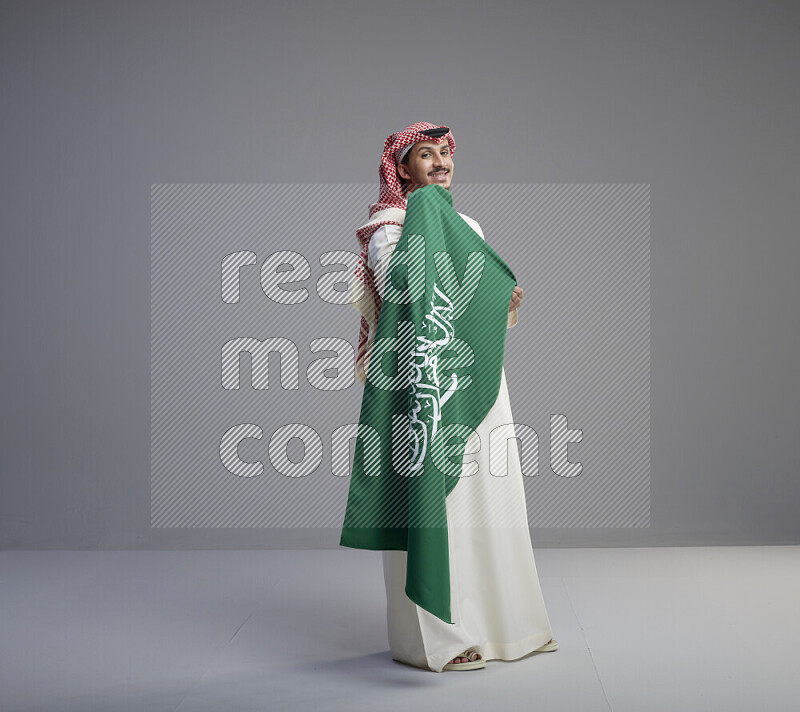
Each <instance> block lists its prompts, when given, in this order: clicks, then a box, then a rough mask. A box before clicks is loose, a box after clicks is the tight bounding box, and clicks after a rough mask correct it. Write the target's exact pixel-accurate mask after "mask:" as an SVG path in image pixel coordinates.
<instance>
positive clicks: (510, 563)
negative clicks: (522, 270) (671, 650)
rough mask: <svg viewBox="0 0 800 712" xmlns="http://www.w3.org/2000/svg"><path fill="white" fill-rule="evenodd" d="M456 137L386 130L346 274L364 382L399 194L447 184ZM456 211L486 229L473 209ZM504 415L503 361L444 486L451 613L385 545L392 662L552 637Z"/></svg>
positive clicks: (462, 654)
mask: <svg viewBox="0 0 800 712" xmlns="http://www.w3.org/2000/svg"><path fill="white" fill-rule="evenodd" d="M455 149H456V145H455V139H454V138H453V134H452V132H451V131H450V129H449V128H448V127H447V126H437V125H436V124H431V123H428V122H417V123H415V124H412V125H411V126H408V127H407V128H405V129H403V130H402V131H398V132H396V133H393V134H392V135H390V136H389V137H388V138H387V139H386V141H385V143H384V150H383V154H382V156H381V162H380V166H379V169H378V170H379V177H380V194H379V198H378V202H377V203H374V204H372V205H370V208H369V218H370V219H369V221H368V222H367V223H366V224H365V225H363V226H361V227H360V228H358V230H357V231H356V237H357V239H358V241H359V244H360V246H361V259H360V261H359V263H358V265H357V267H356V270H355V273H354V279H353V280H352V281H351V286H350V294H351V299H350V303H351V304H352V305H353V306H354V307H355V308H356V309H358V311H359V312H360V313H361V315H362V319H361V327H360V333H359V342H358V354H357V358H356V373H357V375H358V377H359V380H360V381H361V382H362V383H365V382H366V377H367V372H368V369H369V360H370V355H371V349H372V345H373V340H374V336H375V331H376V329H377V324H378V318H379V315H380V311H381V304H382V300H383V295H384V291H385V287H386V278H387V267H388V264H389V261H390V258H391V255H392V251H393V250H394V248H395V246H396V245H397V243H398V242H399V241H400V237H401V234H402V231H403V223H404V220H405V214H406V206H407V201H408V197H409V195H410V194H411V193H413V192H414V191H415V190H418V189H419V188H421V187H424V186H427V185H431V184H438V185H440V186H442V187H443V188H445V189H447V190H449V189H450V185H451V183H452V180H453V172H454V163H453V155H454V153H455ZM458 214H459V215H460V216H461V217H462V218H463V219H464V221H465V222H466V223H467V224H468V225H469V226H470V227H471V228H472V229H473V230H474V231H475V232H476V233H477V234H478V235H479V236H480V237H481V238H484V235H483V231H482V230H481V227H480V225H479V224H478V222H477V221H475V220H473V219H472V218H470V217H468V216H467V215H464V214H463V213H458ZM522 296H523V291H522V289H521V288H520V287H518V286H515V287H514V289H513V293H512V295H511V301H510V304H509V308H508V324H507V328H510V327H512V326H514V325H515V324H516V323H517V308H518V307H519V305H520V303H521V301H522ZM513 422H514V421H513V416H512V413H511V406H510V401H509V394H508V387H507V384H506V379H505V371H503V373H502V380H501V382H500V391H499V394H498V396H497V400H496V402H495V403H494V405H493V406H492V407H491V409H490V410H489V412H488V414H487V415H486V417H485V418H484V419H483V421H482V422H481V423H480V425H479V427H478V429H477V430H476V431H474V432H473V433H472V435H471V436H470V437H469V439H468V441H467V446H466V448H465V452H467V453H470V455H474V456H475V459H472V460H469V459H468V457H469V456H465V460H464V470H463V473H462V475H461V477H460V478H459V483H458V486H457V487H455V488H454V489H453V490H452V491H451V492H450V494H449V495H447V498H446V510H447V530H448V532H447V533H448V547H449V562H450V563H449V565H450V602H451V611H452V619H453V622H452V623H448V622H446V621H445V620H442V619H441V618H439V617H437V616H435V615H433V614H432V613H431V612H430V611H428V610H426V609H425V608H422V607H421V606H419V605H417V604H416V603H415V602H414V601H412V600H411V599H410V598H409V597H408V595H406V592H405V585H406V573H407V571H406V564H407V551H403V550H384V551H383V555H382V556H383V569H384V582H385V586H386V597H387V623H388V633H389V646H390V649H391V655H392V658H393V659H394V660H396V661H398V662H402V663H406V664H409V665H412V666H415V667H418V668H423V669H427V670H431V671H434V672H442V671H443V670H472V669H477V668H481V667H485V665H486V661H487V660H492V659H497V660H517V659H519V658H522V657H524V656H526V655H528V654H529V653H533V652H546V651H552V650H556V649H557V648H558V643H557V642H556V641H555V640H553V638H552V631H551V628H550V622H549V619H548V616H547V611H546V609H545V605H544V600H543V597H542V591H541V587H540V585H539V579H538V574H537V571H536V564H535V561H534V557H533V549H532V545H531V539H530V531H529V529H528V518H527V509H526V504H525V489H524V484H523V479H522V469H521V464H520V459H519V452H518V449H517V445H516V440H515V439H514V438H515V436H514V426H513ZM490 450H492V458H491V468H490V458H489V452H490ZM476 465H477V468H476Z"/></svg>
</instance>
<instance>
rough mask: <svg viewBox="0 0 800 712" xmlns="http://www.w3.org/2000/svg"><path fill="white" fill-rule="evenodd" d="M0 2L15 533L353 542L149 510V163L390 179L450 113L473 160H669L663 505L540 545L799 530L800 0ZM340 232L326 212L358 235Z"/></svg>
mask: <svg viewBox="0 0 800 712" xmlns="http://www.w3.org/2000/svg"><path fill="white" fill-rule="evenodd" d="M0 12H1V13H2V15H1V16H0V81H1V82H2V107H3V110H2V118H1V120H2V139H0V140H2V142H3V151H2V158H3V171H2V180H3V190H2V200H3V203H2V212H1V213H0V219H2V239H3V260H2V267H3V274H2V282H1V283H2V288H3V295H2V296H3V298H2V300H0V303H2V309H3V316H2V322H3V349H2V356H0V363H2V374H3V383H4V390H5V392H4V398H3V404H4V407H3V428H2V453H3V469H2V487H3V489H2V498H1V499H0V527H1V528H0V545H1V546H3V547H4V548H172V547H176V548H229V547H232V548H235V547H315V546H322V547H325V546H331V547H335V546H336V545H337V542H338V531H337V530H335V529H306V530H300V529H252V528H250V529H152V530H151V528H150V449H149V447H150V418H149V416H150V398H149V390H150V388H149V387H150V362H149V356H150V284H149V277H150V232H149V231H150V202H149V201H150V187H151V185H152V184H154V183H198V184H199V183H292V184H299V183H350V184H363V183H366V182H370V181H376V182H377V176H376V173H377V170H376V169H377V161H378V156H379V153H380V149H381V147H382V143H383V140H384V139H385V137H386V136H387V135H388V134H389V133H390V132H392V131H395V130H398V129H400V128H403V127H404V126H406V125H407V124H410V123H412V122H414V121H418V120H429V121H434V122H440V123H447V124H448V125H450V126H451V127H452V128H453V131H454V135H455V136H456V141H457V144H458V149H457V153H456V155H455V164H456V171H455V175H454V180H455V183H456V184H458V183H459V182H461V183H470V184H472V183H476V184H477V183H481V184H492V183H494V184H499V183H537V184H553V183H570V184H572V183H603V184H606V183H636V184H649V185H650V199H651V242H652V262H651V269H652V282H651V288H652V292H651V296H652V312H651V313H652V341H651V346H652V362H651V369H652V370H651V376H652V381H651V383H652V390H651V403H652V410H651V413H652V420H651V423H652V429H651V438H652V451H651V452H652V460H651V473H652V488H651V527H650V528H649V529H608V528H592V529H579V528H573V529H556V528H554V529H537V530H536V531H535V532H534V545H535V546H573V545H577V546H593V545H599V546H603V545H617V544H619V545H626V546H644V545H675V544H747V543H764V544H766V543H790V542H797V541H798V534H799V531H800V529H799V527H800V525H798V519H797V517H796V509H797V501H798V494H800V485H799V484H798V477H797V475H798V469H799V468H798V455H797V449H796V444H795V442H796V436H797V433H798V429H799V428H798V426H800V417H798V408H797V405H796V403H797V396H798V390H800V389H799V388H798V383H800V379H799V378H798V376H799V375H800V374H798V366H797V362H798V336H797V334H798V323H797V321H798V318H797V304H798V303H800V287H798V282H797V279H796V264H797V258H798V251H799V249H800V248H798V240H797V196H798V178H797V166H798V158H799V156H798V153H800V151H799V150H798V146H800V143H798V128H797V122H796V116H797V113H798V108H800V107H799V106H798V85H797V70H798V49H797V47H798V39H799V38H798V34H800V33H799V32H798V30H799V29H800V9H799V8H798V6H797V5H796V4H794V3H788V2H783V3H775V2H771V3H770V2H767V3H764V2H761V3H755V2H748V3H738V2H736V3H735V2H714V3H709V2H706V3H700V4H696V3H694V4H690V3H688V2H687V3H677V2H663V3H646V2H585V3H575V2H559V3H555V2H553V3H503V2H500V3H494V4H491V5H489V4H486V3H478V2H474V3H471V2H453V3H441V2H430V1H427V2H404V3H377V2H306V3H301V4H296V5H290V4H289V3H280V4H278V3H239V2H226V3H221V2H217V3H202V2H181V3H178V2H167V3H141V2H138V3H132V2H129V3H117V2H111V3H106V2H96V3H76V2H71V3H37V2H25V3H19V2H17V3H8V2H6V3H3V5H2V10H1V11H0ZM456 207H457V208H458V209H461V210H463V211H464V212H467V213H468V214H470V210H469V209H468V207H467V206H462V205H456ZM365 211H366V206H364V207H363V209H362V210H359V211H358V212H356V213H354V216H353V226H355V225H356V224H358V223H359V222H362V221H363V217H364V215H365ZM473 217H475V218H476V219H478V220H479V221H482V217H483V216H481V215H479V214H473ZM484 227H486V226H484ZM337 232H339V233H341V234H335V235H327V234H326V235H324V236H321V237H320V238H319V239H320V240H322V241H324V242H325V243H337V242H340V244H341V245H342V248H343V249H350V247H349V244H350V241H351V240H352V234H351V233H350V232H347V231H344V230H339V229H338V228H337ZM487 236H488V235H487ZM490 239H491V241H492V242H493V243H494V242H498V244H499V245H500V247H501V251H502V249H503V248H504V247H505V245H504V244H503V242H502V238H501V236H498V237H497V238H494V237H491V238H490ZM509 247H513V246H509ZM516 249H518V250H519V249H520V247H519V245H517V246H516ZM523 251H524V250H523ZM529 259H531V260H533V259H535V255H532V256H531V257H530V258H529ZM515 273H517V276H518V277H519V280H520V284H521V286H523V287H525V285H526V282H525V279H524V274H525V270H524V268H523V267H520V266H519V263H515ZM526 306H527V307H528V309H531V308H532V307H531V306H529V305H527V304H525V303H523V307H522V309H521V310H520V326H521V324H522V319H523V318H524V316H525V315H524V309H525V307H526ZM345 309H349V308H345ZM350 312H352V313H348V314H347V316H345V315H344V314H343V315H342V317H341V319H340V321H339V322H337V326H339V325H341V331H342V335H343V336H344V337H345V338H353V339H354V338H355V337H354V335H353V334H352V333H351V332H352V331H353V330H354V329H356V328H357V318H356V314H355V312H353V311H352V310H350ZM533 338H535V335H532V334H523V333H520V334H519V335H518V336H516V335H515V339H517V340H518V342H517V343H515V344H514V345H513V347H512V346H511V345H510V344H511V342H509V348H513V349H516V352H519V351H521V350H523V348H524V340H525V339H533ZM519 342H523V343H519ZM526 367H527V366H525V365H524V364H523V363H522V361H520V360H517V361H515V362H514V363H513V365H512V366H510V369H509V379H510V380H511V379H512V378H513V379H516V380H522V379H523V378H524V369H525V368H526ZM512 369H513V372H512ZM358 395H359V393H358V391H357V390H356V389H353V390H352V393H351V394H350V401H348V403H349V404H350V405H352V407H357V404H358ZM511 397H512V407H513V406H514V404H515V402H516V401H515V395H514V392H513V391H512V394H511ZM343 402H344V401H343ZM345 405H347V404H345ZM278 422H280V419H279V417H278V414H276V415H275V417H274V422H273V423H270V422H267V420H266V419H265V420H264V421H262V424H263V425H264V427H269V426H270V425H271V424H273V425H277V423H278Z"/></svg>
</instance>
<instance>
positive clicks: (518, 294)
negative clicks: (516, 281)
mask: <svg viewBox="0 0 800 712" xmlns="http://www.w3.org/2000/svg"><path fill="white" fill-rule="evenodd" d="M521 303H522V287H514V291H513V292H512V293H511V304H510V305H509V307H508V311H513V310H514V309H516V308H517V307H518V306H519V305H520V304H521Z"/></svg>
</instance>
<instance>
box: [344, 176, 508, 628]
mask: <svg viewBox="0 0 800 712" xmlns="http://www.w3.org/2000/svg"><path fill="white" fill-rule="evenodd" d="M516 283H517V280H516V278H515V277H514V273H513V272H512V271H511V269H510V268H509V267H508V265H507V264H506V263H505V262H504V261H503V259H502V258H501V257H500V256H499V255H498V254H497V253H496V252H495V251H494V250H493V249H492V248H491V247H490V246H489V245H488V244H487V243H486V242H485V241H484V240H483V239H482V238H481V236H480V235H478V234H477V233H476V232H475V231H474V230H473V229H472V228H471V227H470V226H469V225H468V224H467V223H466V221H465V220H464V219H463V218H462V217H461V216H460V215H459V214H458V213H457V212H456V210H455V209H454V208H453V196H452V195H451V194H450V192H449V191H448V190H446V189H445V188H443V187H442V186H440V185H436V184H431V185H427V186H424V187H422V188H419V189H417V190H415V191H414V192H412V193H411V195H410V196H409V198H408V205H407V209H406V217H405V223H404V225H403V232H402V235H401V237H400V241H399V242H398V244H397V246H396V248H395V249H394V252H393V253H392V255H391V258H390V259H389V264H388V267H387V276H386V287H385V292H384V297H383V304H382V306H381V311H380V317H379V319H378V325H377V329H376V331H375V340H374V343H373V345H372V353H371V356H370V360H369V365H368V368H367V382H366V384H365V386H364V395H363V399H362V402H361V416H360V418H359V424H358V438H357V440H356V450H355V456H354V459H353V471H352V474H351V478H350V491H349V494H348V499H347V509H346V512H345V517H344V522H343V525H342V535H341V539H340V541H339V543H340V545H341V546H347V547H352V548H356V549H379V550H392V549H401V550H405V551H407V552H408V559H407V562H408V565H407V571H406V587H405V592H406V595H407V596H408V597H409V598H410V599H411V600H412V601H414V602H415V603H417V604H418V605H419V606H421V607H422V608H424V609H425V610H427V611H430V612H431V613H432V614H433V615H435V616H437V617H439V618H441V619H442V620H443V621H445V622H447V623H452V622H453V621H452V620H451V614H450V560H449V553H448V536H447V509H446V505H445V499H446V497H447V495H448V494H449V493H450V492H451V491H452V490H453V488H454V487H456V486H457V485H458V481H459V476H460V475H461V472H462V469H463V458H464V449H465V444H466V440H467V438H468V437H469V435H470V434H471V433H472V432H473V431H474V430H476V429H477V427H478V425H479V424H480V423H481V421H482V420H483V419H484V418H485V417H486V414H487V413H488V412H489V409H490V408H491V407H492V406H493V405H494V403H495V401H496V400H497V395H498V393H499V392H500V381H501V378H502V370H503V357H504V353H505V341H506V328H507V323H508V306H509V303H510V302H511V294H512V292H513V289H514V285H515V284H516ZM481 447H489V443H481ZM482 474H483V475H484V476H485V475H487V474H488V473H482Z"/></svg>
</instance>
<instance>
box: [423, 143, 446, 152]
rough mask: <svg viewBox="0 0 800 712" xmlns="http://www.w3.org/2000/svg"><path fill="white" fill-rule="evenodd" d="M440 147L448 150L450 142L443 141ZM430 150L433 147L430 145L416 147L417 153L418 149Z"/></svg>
mask: <svg viewBox="0 0 800 712" xmlns="http://www.w3.org/2000/svg"><path fill="white" fill-rule="evenodd" d="M442 148H446V149H448V150H449V148H450V144H449V143H448V142H445V144H444V146H442ZM431 150H433V149H432V148H431V147H430V146H420V147H419V148H418V149H417V153H419V152H420V151H431Z"/></svg>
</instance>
